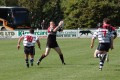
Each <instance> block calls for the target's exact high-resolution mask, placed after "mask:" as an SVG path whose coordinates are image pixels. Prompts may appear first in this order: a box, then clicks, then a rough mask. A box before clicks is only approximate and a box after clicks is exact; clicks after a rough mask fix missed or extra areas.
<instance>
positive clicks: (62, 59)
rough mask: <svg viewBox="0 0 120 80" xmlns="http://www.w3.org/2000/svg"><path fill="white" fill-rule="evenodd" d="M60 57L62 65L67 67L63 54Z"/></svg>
mask: <svg viewBox="0 0 120 80" xmlns="http://www.w3.org/2000/svg"><path fill="white" fill-rule="evenodd" d="M59 57H60V59H61V61H62V64H64V65H65V62H64V57H63V54H60V55H59Z"/></svg>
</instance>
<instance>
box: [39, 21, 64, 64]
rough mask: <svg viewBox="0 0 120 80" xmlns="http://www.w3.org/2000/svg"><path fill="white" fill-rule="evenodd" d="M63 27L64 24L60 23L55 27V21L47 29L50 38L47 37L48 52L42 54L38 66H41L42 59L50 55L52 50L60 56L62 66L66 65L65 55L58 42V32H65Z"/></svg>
mask: <svg viewBox="0 0 120 80" xmlns="http://www.w3.org/2000/svg"><path fill="white" fill-rule="evenodd" d="M61 25H62V22H59V24H58V26H55V23H54V22H53V21H51V22H50V26H49V27H48V29H47V30H48V37H47V44H46V50H45V53H44V54H42V56H41V57H40V58H39V60H38V62H37V65H39V64H40V62H41V61H42V59H44V58H45V57H46V56H47V55H48V54H49V53H50V50H51V48H53V49H54V50H55V51H56V52H57V53H58V54H59V57H60V59H61V61H62V64H64V65H65V62H64V57H63V54H62V52H61V49H60V47H59V45H58V43H57V41H56V33H57V31H62V30H63V29H62V28H60V26H61Z"/></svg>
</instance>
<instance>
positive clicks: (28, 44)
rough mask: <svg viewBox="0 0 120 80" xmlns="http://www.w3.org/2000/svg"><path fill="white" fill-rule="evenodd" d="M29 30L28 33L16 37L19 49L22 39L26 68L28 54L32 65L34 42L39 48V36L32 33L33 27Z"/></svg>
mask: <svg viewBox="0 0 120 80" xmlns="http://www.w3.org/2000/svg"><path fill="white" fill-rule="evenodd" d="M29 32H30V33H29V34H26V35H23V36H21V37H20V38H19V39H18V45H17V48H18V50H19V49H20V43H21V41H22V40H23V45H24V53H25V61H26V66H27V67H28V68H29V56H30V63H31V66H33V62H34V55H35V43H36V42H37V44H38V47H39V48H40V41H39V38H38V37H37V36H36V35H34V29H30V30H29Z"/></svg>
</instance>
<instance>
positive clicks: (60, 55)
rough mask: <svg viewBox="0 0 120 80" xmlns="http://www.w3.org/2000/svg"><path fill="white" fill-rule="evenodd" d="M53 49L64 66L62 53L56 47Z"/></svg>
mask: <svg viewBox="0 0 120 80" xmlns="http://www.w3.org/2000/svg"><path fill="white" fill-rule="evenodd" d="M54 49H55V51H56V52H57V53H58V54H59V57H60V59H61V61H62V64H64V65H65V62H64V57H63V54H62V52H61V49H60V48H59V47H56V48H54Z"/></svg>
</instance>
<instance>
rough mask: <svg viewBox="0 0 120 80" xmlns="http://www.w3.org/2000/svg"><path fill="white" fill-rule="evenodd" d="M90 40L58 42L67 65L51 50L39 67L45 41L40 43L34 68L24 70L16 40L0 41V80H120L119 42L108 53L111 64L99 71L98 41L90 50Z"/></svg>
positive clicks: (59, 40) (106, 64)
mask: <svg viewBox="0 0 120 80" xmlns="http://www.w3.org/2000/svg"><path fill="white" fill-rule="evenodd" d="M90 41H91V39H90V38H89V39H81V38H80V39H58V44H59V46H60V47H61V49H62V52H63V54H64V58H65V62H66V65H62V63H61V61H60V59H59V56H58V54H57V53H56V52H55V51H54V50H53V49H52V50H51V52H50V54H49V55H48V56H47V57H46V58H45V59H43V61H42V62H41V63H40V65H39V66H37V65H36V62H37V60H38V58H39V57H40V56H41V54H42V53H44V51H45V45H46V39H41V50H39V49H38V47H37V45H36V55H35V61H34V66H33V67H30V68H27V67H26V65H25V60H24V53H23V46H22V44H21V48H20V50H17V47H16V46H17V39H14V40H0V80H120V76H119V75H120V38H117V39H115V41H114V48H115V49H114V50H112V51H111V50H110V52H109V54H110V62H109V63H107V62H105V65H104V67H103V71H99V70H98V67H99V59H96V58H93V52H94V50H95V48H96V47H97V41H96V44H95V46H94V48H93V49H90Z"/></svg>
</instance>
